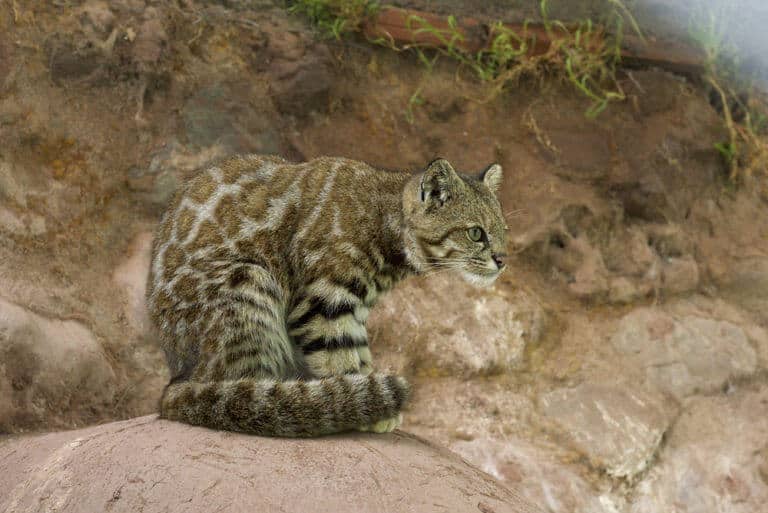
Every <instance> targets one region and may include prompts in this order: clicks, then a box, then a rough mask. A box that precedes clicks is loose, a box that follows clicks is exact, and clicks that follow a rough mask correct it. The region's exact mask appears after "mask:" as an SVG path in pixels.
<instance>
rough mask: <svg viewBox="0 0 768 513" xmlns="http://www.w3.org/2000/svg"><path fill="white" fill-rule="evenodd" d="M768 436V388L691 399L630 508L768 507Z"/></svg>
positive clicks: (739, 510)
mask: <svg viewBox="0 0 768 513" xmlns="http://www.w3.org/2000/svg"><path fill="white" fill-rule="evenodd" d="M766 440H768V388H766V387H765V386H763V387H762V388H761V389H759V390H743V391H737V392H736V393H734V394H729V395H727V396H726V395H722V396H713V397H696V398H693V399H691V400H689V401H688V402H687V403H686V410H685V411H684V412H683V413H682V414H681V415H680V418H679V419H678V421H677V423H676V424H675V426H674V428H673V429H672V431H671V434H670V435H669V437H668V443H667V444H666V446H665V447H664V449H663V450H662V451H661V454H660V455H659V463H658V464H657V465H656V466H655V467H654V468H653V469H652V470H651V471H650V472H649V474H648V475H647V476H646V478H645V480H644V481H643V482H641V483H640V484H639V485H638V487H637V493H636V496H635V497H634V498H633V500H632V505H631V507H630V508H629V509H628V510H627V511H629V512H630V513H656V512H660V511H675V512H679V513H698V512H705V511H707V512H708V511H723V512H726V511H727V512H728V513H757V512H763V511H765V510H766V504H768V483H766V482H765V480H764V478H763V477H762V476H761V472H763V470H762V468H763V467H761V465H764V464H765V463H764V462H765V454H766V449H765V448H766Z"/></svg>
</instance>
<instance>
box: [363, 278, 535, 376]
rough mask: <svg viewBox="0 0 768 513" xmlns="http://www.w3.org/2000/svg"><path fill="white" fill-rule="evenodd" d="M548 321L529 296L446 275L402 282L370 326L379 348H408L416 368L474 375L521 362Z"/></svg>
mask: <svg viewBox="0 0 768 513" xmlns="http://www.w3.org/2000/svg"><path fill="white" fill-rule="evenodd" d="M543 324H544V312H543V310H542V308H541V306H540V305H538V304H537V303H536V302H535V300H534V299H533V298H531V297H530V296H528V295H526V294H522V293H511V292H510V291H506V290H499V289H488V290H478V289H475V288H474V287H472V286H471V285H468V284H466V283H464V282H463V280H462V279H461V278H460V277H458V276H455V275H450V274H448V275H446V274H444V275H442V276H436V277H432V278H429V279H426V280H411V281H410V282H408V283H404V284H402V285H401V286H399V287H397V288H396V289H395V290H393V291H392V292H391V293H390V294H388V295H387V296H385V297H384V298H383V299H382V301H381V304H379V305H378V306H377V308H376V309H374V311H373V312H372V314H371V317H370V320H369V329H370V330H371V333H372V334H373V337H374V340H375V343H376V344H377V346H378V347H381V346H384V347H387V348H388V349H389V350H390V351H389V352H391V353H393V354H397V353H398V349H399V348H406V349H405V351H407V361H408V362H409V364H410V365H413V366H414V367H415V371H416V372H420V373H424V374H428V375H450V376H455V375H457V374H458V375H461V376H465V377H469V376H477V375H487V374H494V373H501V372H508V371H509V370H511V369H514V368H516V367H519V366H520V364H521V363H522V360H523V352H524V350H525V345H526V344H527V343H530V342H536V341H537V340H538V338H539V336H540V335H541V331H542V329H543Z"/></svg>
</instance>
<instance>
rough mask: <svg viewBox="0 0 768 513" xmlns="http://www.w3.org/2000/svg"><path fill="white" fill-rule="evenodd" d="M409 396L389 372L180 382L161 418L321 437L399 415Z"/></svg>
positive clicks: (165, 400)
mask: <svg viewBox="0 0 768 513" xmlns="http://www.w3.org/2000/svg"><path fill="white" fill-rule="evenodd" d="M409 393H410V389H409V386H408V383H407V382H406V381H405V379H404V378H402V377H399V376H392V375H386V374H370V375H368V376H363V375H361V374H347V375H344V376H332V377H328V378H323V379H320V380H313V381H272V380H263V379H258V380H257V379H247V378H246V379H238V380H233V381H216V382H209V383H200V382H193V381H182V382H177V383H171V384H169V385H168V386H167V387H165V390H164V391H163V397H162V399H161V402H160V417H161V418H165V419H170V420H177V421H181V422H186V423H188V424H193V425H196V426H206V427H209V428H214V429H223V430H227V431H240V432H244V433H252V434H256V435H263V436H286V437H310V436H321V435H327V434H331V433H339V432H342V431H350V430H355V429H364V428H366V427H368V426H371V425H373V424H376V423H377V422H380V421H385V420H388V419H391V418H393V417H397V415H398V414H399V413H400V411H401V410H402V408H403V406H404V405H405V403H406V401H407V400H408V396H409Z"/></svg>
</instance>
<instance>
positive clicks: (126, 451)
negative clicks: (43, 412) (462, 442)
mask: <svg viewBox="0 0 768 513" xmlns="http://www.w3.org/2000/svg"><path fill="white" fill-rule="evenodd" d="M212 509H219V510H222V511H225V510H226V511H285V512H296V513H299V512H306V511H329V512H330V511H336V512H339V513H343V512H349V513H353V512H354V513H363V512H371V513H374V512H381V511H402V512H413V513H428V512H442V511H455V512H457V513H459V512H466V513H477V512H480V513H490V512H492V513H535V512H538V511H541V510H540V509H538V508H536V507H534V506H533V505H531V504H530V503H528V502H526V501H525V500H523V499H522V498H520V496H519V495H518V494H517V493H515V492H513V491H511V490H510V489H508V488H506V487H504V486H503V485H501V484H500V483H498V482H497V481H496V480H494V479H493V478H491V477H490V476H488V475H487V474H484V473H483V472H481V471H479V470H477V469H476V468H474V467H472V466H470V465H468V464H467V463H466V462H465V461H463V460H461V459H460V458H458V457H457V456H456V455H454V454H452V453H450V452H449V451H447V450H445V449H441V448H437V447H435V446H432V445H429V444H428V443H425V442H424V441H422V440H420V439H418V438H416V437H414V436H412V435H408V434H406V433H402V432H395V433H392V434H388V435H380V436H376V435H373V436H369V435H363V434H356V435H348V436H337V437H330V438H323V439H315V440H285V439H275V438H259V437H250V436H247V435H239V434H232V433H221V432H217V431H211V430H207V429H202V428H195V427H191V426H187V425H183V424H179V423H174V422H168V421H162V420H158V419H156V418H155V417H142V418H137V419H133V420H129V421H124V422H117V423H113V424H106V425H102V426H98V427H95V428H90V429H84V430H80V431H70V432H66V433H53V434H49V435H45V436H42V437H34V438H24V437H16V438H10V439H9V438H6V439H0V510H2V511H5V512H8V513H32V512H44V511H57V512H61V513H74V512H93V511H114V512H120V511H125V512H135V511H150V510H151V511H166V512H169V513H172V512H185V513H186V512H195V511H200V512H208V511H211V510H212Z"/></svg>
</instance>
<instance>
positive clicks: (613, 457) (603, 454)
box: [539, 384, 671, 479]
mask: <svg viewBox="0 0 768 513" xmlns="http://www.w3.org/2000/svg"><path fill="white" fill-rule="evenodd" d="M539 403H540V407H541V410H542V413H544V415H546V416H548V417H550V418H551V419H553V420H554V421H555V422H556V423H557V424H559V425H560V427H561V428H562V430H563V431H564V432H566V433H567V437H568V438H570V439H571V441H572V442H573V444H574V446H575V447H576V448H577V449H579V450H580V451H581V452H583V453H584V454H586V455H587V456H588V457H589V458H590V460H591V461H592V462H593V463H594V464H595V465H597V466H599V467H601V468H604V469H605V471H606V472H607V473H608V474H609V475H611V476H614V477H627V478H630V479H631V478H633V477H634V476H635V475H637V474H638V473H640V472H642V471H643V470H645V469H646V467H647V465H648V463H649V462H650V460H651V458H652V457H653V454H654V452H655V451H656V448H657V447H658V445H659V444H660V443H661V437H662V435H663V434H664V431H666V429H667V426H668V425H669V420H670V417H671V415H670V413H669V412H668V411H666V410H665V408H664V407H663V404H662V403H661V401H660V400H659V398H657V397H655V396H653V395H650V394H648V393H645V392H643V391H642V390H639V389H638V390H626V389H621V388H619V387H616V386H615V385H607V384H599V385H598V384H583V385H579V386H577V387H575V388H561V389H557V390H554V391H552V392H549V393H548V394H545V395H543V396H542V397H541V398H540V401H539Z"/></svg>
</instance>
